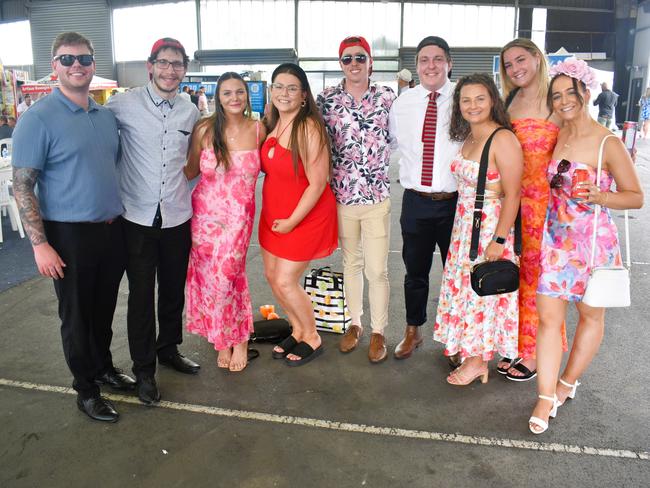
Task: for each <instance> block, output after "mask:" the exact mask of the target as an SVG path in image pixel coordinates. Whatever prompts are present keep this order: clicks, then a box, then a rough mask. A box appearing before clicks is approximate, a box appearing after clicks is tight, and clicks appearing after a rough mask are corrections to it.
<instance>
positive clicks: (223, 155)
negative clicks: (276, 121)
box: [200, 71, 253, 171]
mask: <svg viewBox="0 0 650 488" xmlns="http://www.w3.org/2000/svg"><path fill="white" fill-rule="evenodd" d="M228 80H238V81H240V82H241V83H242V84H243V85H244V89H245V90H246V108H245V109H244V117H245V118H247V119H250V118H251V115H252V112H253V111H252V109H251V99H250V94H249V93H248V83H246V81H244V79H243V78H242V77H241V76H240V75H239V74H237V73H235V72H233V71H228V72H226V73H224V74H222V75H221V76H220V77H219V81H217V89H216V92H215V96H214V98H215V104H214V113H213V114H212V115H210V117H207V118H205V119H203V120H202V121H201V122H200V124H201V126H204V127H205V128H206V132H207V131H209V130H210V129H211V130H212V149H214V155H215V156H216V159H217V166H220V165H221V166H223V168H224V169H225V170H226V171H228V169H229V168H230V151H228V145H227V143H226V114H225V112H224V110H223V107H222V105H221V102H219V94H220V93H221V87H222V85H223V82H224V81H228ZM206 135H207V134H206Z"/></svg>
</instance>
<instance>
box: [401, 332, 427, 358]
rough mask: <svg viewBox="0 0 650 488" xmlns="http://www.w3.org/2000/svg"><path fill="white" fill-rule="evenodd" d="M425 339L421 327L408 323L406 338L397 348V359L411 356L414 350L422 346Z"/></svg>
mask: <svg viewBox="0 0 650 488" xmlns="http://www.w3.org/2000/svg"><path fill="white" fill-rule="evenodd" d="M423 341H424V339H422V333H421V332H420V327H418V326H416V325H407V326H406V331H405V332H404V339H402V342H400V343H399V344H397V347H396V348H395V353H394V356H395V359H406V358H408V357H410V356H411V354H413V351H415V350H416V349H417V348H418V347H420V344H422V342H423Z"/></svg>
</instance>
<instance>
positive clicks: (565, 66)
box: [549, 57, 598, 90]
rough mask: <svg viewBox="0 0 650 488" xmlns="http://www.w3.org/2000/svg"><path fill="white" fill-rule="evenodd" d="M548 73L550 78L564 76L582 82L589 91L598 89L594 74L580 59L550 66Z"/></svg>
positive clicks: (570, 59)
mask: <svg viewBox="0 0 650 488" xmlns="http://www.w3.org/2000/svg"><path fill="white" fill-rule="evenodd" d="M549 72H550V73H551V76H556V75H565V76H568V77H569V78H575V79H576V80H578V81H582V82H583V83H584V84H585V86H586V87H587V88H589V89H591V90H593V89H594V88H596V87H598V80H597V79H596V73H594V70H593V69H591V68H590V67H589V65H588V64H587V63H585V62H584V61H583V60H582V59H577V58H574V57H571V58H567V59H565V60H564V61H561V62H559V63H557V64H554V65H553V66H551V69H550V70H549Z"/></svg>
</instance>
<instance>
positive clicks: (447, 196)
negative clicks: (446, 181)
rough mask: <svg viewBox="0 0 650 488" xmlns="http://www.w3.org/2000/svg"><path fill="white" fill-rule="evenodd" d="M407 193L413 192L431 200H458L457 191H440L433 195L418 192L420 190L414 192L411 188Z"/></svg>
mask: <svg viewBox="0 0 650 488" xmlns="http://www.w3.org/2000/svg"><path fill="white" fill-rule="evenodd" d="M406 190H407V191H410V192H413V193H415V194H417V195H420V196H421V197H423V198H428V199H429V200H451V199H452V198H456V197H457V196H458V192H457V191H451V192H447V191H439V192H433V193H427V192H425V191H418V190H413V189H411V188H407V189H406Z"/></svg>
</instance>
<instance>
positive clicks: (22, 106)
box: [16, 92, 90, 117]
mask: <svg viewBox="0 0 650 488" xmlns="http://www.w3.org/2000/svg"><path fill="white" fill-rule="evenodd" d="M89 94H90V92H89ZM31 106H32V96H31V95H30V94H29V93H27V94H26V95H25V96H24V97H23V101H22V102H20V103H19V104H18V107H16V112H17V113H18V117H20V116H21V115H22V114H23V113H25V112H26V111H27V109H28V108H29V107H31Z"/></svg>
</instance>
